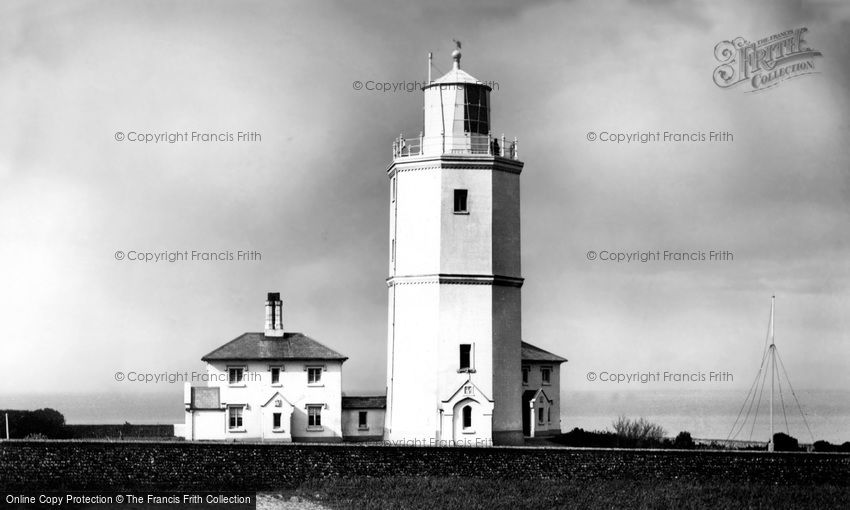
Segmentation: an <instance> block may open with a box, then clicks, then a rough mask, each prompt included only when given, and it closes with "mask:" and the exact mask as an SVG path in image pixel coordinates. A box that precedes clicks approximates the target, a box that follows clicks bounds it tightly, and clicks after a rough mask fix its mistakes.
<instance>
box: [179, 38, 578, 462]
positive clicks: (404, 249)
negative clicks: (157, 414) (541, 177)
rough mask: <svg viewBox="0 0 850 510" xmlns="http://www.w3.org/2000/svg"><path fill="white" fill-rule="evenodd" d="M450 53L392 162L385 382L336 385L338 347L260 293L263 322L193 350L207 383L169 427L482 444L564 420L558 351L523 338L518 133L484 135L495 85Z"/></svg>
mask: <svg viewBox="0 0 850 510" xmlns="http://www.w3.org/2000/svg"><path fill="white" fill-rule="evenodd" d="M452 58H453V68H452V70H451V71H449V72H448V73H447V74H446V75H445V76H443V77H441V78H439V79H437V80H435V81H433V82H430V83H429V84H428V85H426V86H425V87H424V88H423V91H424V98H425V107H424V112H425V114H424V127H423V131H422V133H421V134H420V135H419V137H415V138H412V139H405V138H404V137H399V138H398V139H397V140H396V141H395V143H394V144H393V160H392V162H391V163H390V165H389V167H388V169H387V175H388V178H389V209H390V211H389V213H390V214H389V216H390V220H389V225H390V229H389V230H390V232H389V277H388V278H387V286H388V314H387V392H386V395H385V396H384V395H380V396H366V397H360V396H357V397H355V396H343V394H342V365H343V363H344V362H345V360H346V359H347V358H346V357H345V356H344V355H342V354H340V353H339V352H337V351H335V350H333V349H331V348H329V347H327V346H325V345H323V344H321V343H319V342H317V341H316V340H313V339H312V338H310V337H308V336H306V335H303V334H301V333H294V332H284V329H283V307H282V302H281V300H280V295H279V294H277V293H270V294H269V295H268V300H267V301H266V325H265V331H264V332H260V333H245V334H243V335H241V336H239V337H237V338H236V339H234V340H232V341H230V342H228V343H226V344H225V345H223V346H221V347H219V348H218V349H216V350H214V351H212V352H210V353H209V354H207V355H206V356H204V357H203V358H202V359H203V361H205V362H206V364H207V373H208V375H209V379H210V381H209V382H208V383H207V384H206V385H205V386H202V387H191V386H189V385H188V384H187V385H186V389H185V392H184V393H185V394H184V405H185V409H186V414H185V423H184V424H180V425H177V426H175V435H178V436H182V437H185V438H187V439H195V440H200V439H204V440H210V439H211V440H216V439H217V440H262V441H310V442H316V441H340V440H350V441H375V440H381V439H383V440H385V441H392V442H395V443H397V444H410V445H464V446H466V445H471V446H487V445H492V444H523V442H524V440H525V438H528V437H535V436H541V435H549V434H558V433H560V432H561V419H560V416H561V398H560V365H561V364H562V363H564V362H566V361H567V360H566V359H564V358H562V357H560V356H557V355H555V354H552V353H550V352H548V351H545V350H543V349H541V348H539V347H535V346H533V345H531V344H528V343H526V342H523V341H522V314H521V309H522V306H521V289H522V285H523V278H522V276H521V271H520V174H521V172H522V169H523V163H522V161H520V160H519V155H518V151H517V142H516V139H514V140H513V141H508V140H506V139H505V137H504V135H503V136H501V137H494V136H492V134H491V131H492V124H491V117H490V92H491V87H489V86H488V85H486V84H484V83H481V82H480V81H478V80H476V79H475V78H473V77H472V76H471V75H469V74H468V73H466V72H465V71H463V70H461V68H460V58H461V54H460V49H459V48H458V49H457V50H455V52H454V53H453V54H452Z"/></svg>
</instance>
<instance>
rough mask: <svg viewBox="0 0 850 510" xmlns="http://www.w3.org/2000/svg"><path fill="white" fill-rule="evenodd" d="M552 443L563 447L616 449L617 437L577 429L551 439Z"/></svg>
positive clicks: (611, 434)
mask: <svg viewBox="0 0 850 510" xmlns="http://www.w3.org/2000/svg"><path fill="white" fill-rule="evenodd" d="M552 441H553V442H555V443H558V444H562V445H564V446H579V447H589V448H616V447H617V435H616V434H614V433H613V432H608V431H607V430H606V431H602V432H599V431H594V432H588V431H585V430H583V429H580V428H578V427H576V428H574V429H573V430H571V431H569V432H567V433H566V434H559V435H557V436H555V437H553V438H552Z"/></svg>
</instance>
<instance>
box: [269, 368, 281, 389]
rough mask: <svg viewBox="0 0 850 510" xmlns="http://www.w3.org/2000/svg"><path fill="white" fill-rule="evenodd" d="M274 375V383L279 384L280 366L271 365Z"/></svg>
mask: <svg viewBox="0 0 850 510" xmlns="http://www.w3.org/2000/svg"><path fill="white" fill-rule="evenodd" d="M269 371H270V372H271V376H272V384H273V385H279V384H280V367H271V368H270V369H269Z"/></svg>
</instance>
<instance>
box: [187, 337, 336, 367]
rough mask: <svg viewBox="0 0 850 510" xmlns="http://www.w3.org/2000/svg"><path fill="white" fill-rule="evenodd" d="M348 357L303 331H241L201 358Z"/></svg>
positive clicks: (222, 359) (281, 358)
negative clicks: (273, 334) (274, 333)
mask: <svg viewBox="0 0 850 510" xmlns="http://www.w3.org/2000/svg"><path fill="white" fill-rule="evenodd" d="M347 359H348V357H346V356H343V355H342V354H340V353H338V352H336V351H335V350H333V349H331V348H329V347H326V346H324V345H322V344H321V343H319V342H317V341H316V340H313V339H312V338H310V337H308V336H307V335H304V334H302V333H284V335H283V336H282V337H267V336H266V335H265V333H243V334H242V335H240V336H238V337H236V338H234V339H233V340H231V341H230V342H227V343H226V344H224V345H222V346H221V347H219V348H218V349H216V350H214V351H212V352H211V353H209V354H207V355H206V356H204V357H203V358H201V360H203V361H224V360H228V361H230V360H246V361H248V360H334V361H345V360H347Z"/></svg>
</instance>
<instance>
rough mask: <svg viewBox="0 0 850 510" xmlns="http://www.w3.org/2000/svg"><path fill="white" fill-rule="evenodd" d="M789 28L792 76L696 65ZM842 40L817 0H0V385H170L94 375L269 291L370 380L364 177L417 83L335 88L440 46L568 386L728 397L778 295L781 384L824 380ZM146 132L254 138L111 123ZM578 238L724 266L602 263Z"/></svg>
mask: <svg viewBox="0 0 850 510" xmlns="http://www.w3.org/2000/svg"><path fill="white" fill-rule="evenodd" d="M797 27H807V28H808V33H807V34H806V41H807V43H808V44H809V45H810V46H811V47H813V48H815V49H817V50H820V51H821V52H822V53H823V57H822V58H820V59H817V60H816V66H817V70H818V74H813V75H809V76H804V77H800V78H796V79H793V80H789V81H787V82H784V83H782V84H781V85H779V86H777V87H775V88H772V89H770V90H768V91H764V92H759V93H746V92H745V87H743V86H741V87H733V88H729V89H721V88H719V87H717V86H716V85H715V84H714V83H713V81H712V72H713V70H714V68H715V67H716V66H717V65H718V62H717V61H716V60H715V57H714V47H715V45H716V44H717V43H718V42H720V41H723V40H727V39H732V38H734V37H737V36H742V37H745V38H747V39H749V40H758V39H761V38H764V37H768V36H770V35H772V34H775V33H779V32H782V31H785V30H788V29H793V28H797ZM848 33H850V6H848V4H847V3H846V2H840V1H835V2H811V3H809V2H802V3H800V2H784V3H778V2H749V3H744V2H740V1H732V2H700V3H686V2H666V1H660V0H659V1H643V2H621V1H616V2H595V1H576V2H522V3H517V2H509V1H501V2H492V1H486V2H485V1H484V0H475V1H472V2H465V3H463V4H458V3H454V2H451V3H449V2H446V3H441V2H408V3H406V4H394V5H393V6H391V7H388V6H386V5H384V4H383V3H381V2H369V1H361V2H306V1H305V2H295V1H286V2H271V1H269V2H216V1H185V2H179V3H178V2H162V1H149V2H120V3H118V2H94V1H91V2H90V1H67V2H53V3H45V2H15V1H11V2H3V5H2V7H0V310H2V311H0V394H2V395H9V394H12V393H20V392H38V393H50V392H56V391H59V390H61V391H71V392H79V393H85V392H101V391H105V392H115V393H123V394H129V392H147V393H150V392H163V393H170V394H171V395H174V398H175V399H178V400H179V398H180V389H179V387H175V386H170V385H149V386H141V385H130V384H128V383H123V384H122V383H118V382H116V381H114V380H113V374H114V372H115V371H117V370H123V371H129V370H136V371H147V372H163V371H191V370H201V369H202V368H203V367H202V364H201V362H200V359H199V358H200V357H201V356H202V355H203V354H205V353H207V352H209V351H211V350H212V349H214V348H215V347H217V346H219V345H220V344H223V343H225V342H227V341H229V340H231V339H232V338H234V337H236V336H237V335H239V334H241V333H242V332H244V331H257V330H261V329H262V324H263V323H262V320H263V300H264V298H265V293H266V292H268V291H280V292H281V293H282V296H283V299H284V306H285V326H286V329H288V330H293V331H303V332H305V333H306V334H308V335H310V336H312V337H314V338H316V339H318V340H319V341H321V342H323V343H326V344H327V345H329V346H331V347H333V348H335V349H337V350H338V351H340V352H342V353H345V354H346V355H348V356H349V357H350V360H349V361H348V362H347V363H346V371H345V374H344V389H345V390H346V391H347V392H349V393H353V392H363V391H383V388H384V385H385V381H384V377H385V358H386V355H385V342H386V285H385V282H384V280H385V278H386V276H387V275H386V267H387V264H386V258H387V229H388V200H389V196H388V186H387V180H386V173H385V170H386V166H387V164H388V163H389V158H390V147H391V142H392V140H393V138H394V137H395V136H397V135H398V134H399V133H407V134H408V135H416V134H418V132H419V130H420V126H421V122H422V118H421V117H422V109H421V108H422V95H421V92H420V91H418V90H415V91H413V92H389V93H381V92H377V91H368V90H355V88H354V86H353V84H354V82H355V81H358V80H359V81H361V82H364V83H366V82H368V81H374V82H410V81H419V80H423V79H425V77H426V73H427V65H426V55H427V52H429V51H432V52H434V64H435V71H434V73H435V75H439V74H440V71H446V70H448V69H449V68H450V66H451V61H450V56H449V55H450V52H451V50H452V49H453V44H452V39H453V38H457V39H460V40H461V41H462V42H463V55H464V56H463V62H462V63H463V67H464V68H465V69H466V70H467V71H468V72H470V73H471V74H472V75H474V76H476V77H477V78H479V79H481V80H483V81H494V82H496V83H497V84H498V85H497V86H494V88H495V89H496V90H494V92H493V96H492V108H493V111H492V117H493V124H494V132H496V133H502V132H504V133H505V134H506V135H507V136H508V137H510V138H512V137H514V136H516V137H518V138H519V140H520V156H521V158H522V159H523V160H524V161H525V163H526V164H525V170H524V172H523V175H522V229H523V230H522V249H523V276H524V277H525V278H526V283H525V286H524V287H523V331H524V333H523V334H524V338H525V340H527V341H530V342H533V343H535V344H537V345H539V346H541V347H544V348H546V349H549V350H551V351H553V352H556V353H558V354H561V355H563V356H565V357H567V358H569V360H570V361H569V363H568V364H567V365H566V367H565V369H566V375H565V377H564V381H563V388H564V391H566V392H569V391H579V390H598V389H605V388H606V386H605V385H602V384H601V383H599V382H595V383H594V382H589V381H587V380H586V374H587V372H588V371H603V370H607V371H612V372H629V371H664V370H669V371H676V372H696V371H709V370H718V371H728V372H731V373H732V374H734V377H735V381H734V383H731V384H728V385H725V386H722V388H724V389H725V388H728V389H738V390H741V389H742V390H743V391H746V389H747V387H748V386H749V383H750V382H751V380H752V377H754V375H755V370H756V369H757V365H758V362H759V360H760V359H761V350H762V348H763V340H764V335H765V331H766V326H767V320H768V314H769V308H770V296H771V295H772V294H774V293H775V294H776V296H777V319H776V331H777V333H776V338H777V344H778V345H779V346H780V352H781V353H782V356H783V359H784V361H785V364H786V367H787V368H788V370H789V372H790V373H791V374H792V381H793V382H794V384H795V386H798V387H801V388H810V389H819V388H822V389H843V388H847V387H848V385H850V375H848V359H850V337H848V331H849V330H850V313H848V308H850V298H849V297H850V243H849V242H848V237H850V236H848V234H850V206H848V204H850V177H848V168H850V149H848V147H850V144H848V142H849V141H850V124H848V118H850V93H848V90H850V38H848ZM166 131H168V132H175V131H178V132H184V131H189V132H192V131H198V132H210V133H221V132H231V133H236V132H238V131H256V132H259V133H260V134H261V136H262V141H259V142H253V143H252V142H246V143H235V142H233V143H230V142H220V143H182V144H168V143H159V144H153V143H150V144H144V143H138V142H130V141H127V140H124V141H120V142H119V141H116V139H115V134H116V132H122V133H129V132H150V133H159V132H166ZM589 131H593V132H596V133H602V132H621V133H633V132H639V131H644V132H656V131H661V132H664V131H669V132H685V133H693V132H704V133H708V132H710V131H723V132H729V133H732V135H733V137H734V141H732V142H726V143H650V144H619V145H618V144H611V143H604V142H601V141H595V142H591V141H588V140H587V138H586V135H587V133H588V132H589ZM117 250H122V251H125V252H129V251H133V250H135V251H150V252H157V251H165V250H172V251H184V250H189V251H192V250H198V251H216V252H218V251H224V250H230V251H234V252H235V251H237V250H256V251H258V252H260V253H261V254H262V260H261V261H253V262H237V261H232V262H180V263H173V264H170V263H166V262H159V263H143V262H132V261H128V260H123V261H118V260H116V259H115V257H114V254H115V252H116V251H117ZM590 250H595V251H600V252H601V251H603V250H608V251H636V250H647V251H655V250H662V251H663V250H671V251H689V252H692V251H705V252H707V251H709V250H724V251H730V252H732V253H733V254H734V260H731V261H725V262H708V261H706V262H679V263H676V262H650V263H645V264H642V263H620V264H617V263H611V262H603V261H599V260H597V261H589V260H588V259H587V256H586V254H587V252H588V251H590ZM685 386H687V385H685ZM703 387H706V388H707V386H703ZM665 388H670V386H669V385H668V386H665ZM719 388H721V387H720V386H712V389H719ZM607 389H610V387H608V388H607ZM630 389H635V390H651V389H653V387H651V386H649V387H634V388H630ZM656 389H657V387H656Z"/></svg>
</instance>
